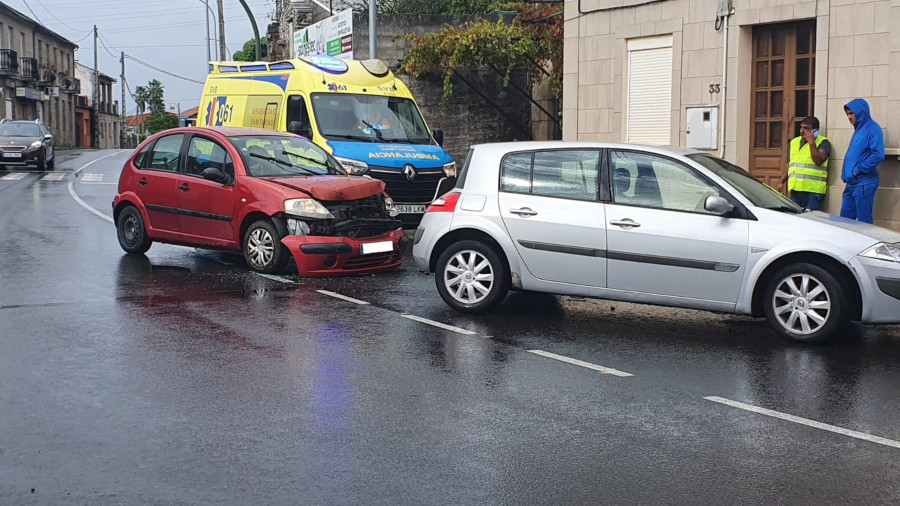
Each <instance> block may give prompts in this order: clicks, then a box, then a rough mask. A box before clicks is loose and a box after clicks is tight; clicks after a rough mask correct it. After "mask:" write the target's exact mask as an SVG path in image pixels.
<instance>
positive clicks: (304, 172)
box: [228, 135, 347, 177]
mask: <svg viewBox="0 0 900 506" xmlns="http://www.w3.org/2000/svg"><path fill="white" fill-rule="evenodd" d="M228 140H230V141H231V143H232V144H234V146H235V147H236V148H237V149H238V150H239V151H240V152H241V156H242V157H243V159H244V166H246V167H247V173H248V174H249V175H250V176H253V177H284V176H310V175H325V174H339V175H346V174H347V173H346V172H345V171H344V169H343V167H341V165H340V164H339V163H338V162H337V161H336V160H335V159H334V158H332V157H331V155H329V154H328V153H327V152H326V151H325V150H323V149H322V148H320V147H319V146H316V145H315V144H313V143H311V142H309V141H308V140H306V139H304V138H302V137H287V136H280V135H272V136H265V135H262V136H257V135H254V136H249V135H242V136H234V137H229V138H228Z"/></svg>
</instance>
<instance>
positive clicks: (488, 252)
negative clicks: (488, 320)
mask: <svg viewBox="0 0 900 506" xmlns="http://www.w3.org/2000/svg"><path fill="white" fill-rule="evenodd" d="M436 270H437V276H436V279H435V281H436V284H437V289H438V293H440V295H441V298H443V299H444V301H445V302H446V303H447V304H449V305H450V306H451V307H453V308H454V309H456V310H457V311H462V312H465V313H480V312H483V311H487V310H488V309H490V308H492V307H494V306H495V305H497V304H498V303H499V302H500V301H501V300H503V298H504V297H505V296H506V292H507V291H508V290H509V276H508V274H507V273H506V265H504V264H503V262H502V261H501V260H500V257H499V256H498V255H497V253H496V252H495V251H494V249H493V248H492V247H491V246H489V245H486V244H484V243H481V242H478V241H460V242H457V243H454V244H451V245H450V247H449V248H447V249H446V250H445V251H444V252H443V253H442V254H441V256H440V258H438V262H437V269H436Z"/></svg>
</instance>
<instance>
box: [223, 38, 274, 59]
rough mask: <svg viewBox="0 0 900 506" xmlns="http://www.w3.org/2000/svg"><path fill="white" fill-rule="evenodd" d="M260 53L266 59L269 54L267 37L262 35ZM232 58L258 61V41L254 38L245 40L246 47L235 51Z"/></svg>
mask: <svg viewBox="0 0 900 506" xmlns="http://www.w3.org/2000/svg"><path fill="white" fill-rule="evenodd" d="M259 43H260V48H259V51H260V55H262V56H261V57H262V59H263V60H265V59H266V55H267V54H268V53H267V52H266V51H267V49H266V39H264V38H262V37H260V38H259ZM231 59H232V60H234V61H256V41H255V40H253V39H250V40H248V41H247V42H244V48H243V49H241V50H240V51H235V53H234V54H233V55H231Z"/></svg>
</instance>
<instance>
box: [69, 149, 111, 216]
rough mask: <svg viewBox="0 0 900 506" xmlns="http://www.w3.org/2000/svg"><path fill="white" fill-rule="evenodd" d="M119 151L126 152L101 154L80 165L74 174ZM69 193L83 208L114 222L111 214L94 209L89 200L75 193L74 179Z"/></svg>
mask: <svg viewBox="0 0 900 506" xmlns="http://www.w3.org/2000/svg"><path fill="white" fill-rule="evenodd" d="M119 153H124V151H116V152H115V153H110V154H108V155H103V156H101V157H100V158H96V159H94V160H91V161H89V162H88V163H86V164H84V165H82V166H81V167H79V168H78V170H76V171H75V172H73V174H78V173H80V172H81V171H83V170H84V169H85V168H87V166H88V165H91V164H93V163H94V162H99V161H100V160H103V159H104V158H109V157H110V156H114V155H118V154H119ZM69 195H71V196H72V198H73V199H75V202H78V204H80V205H81V207H83V208H85V209H87V210H88V211H90V212H92V213H94V214H96V215H97V216H99V217H101V218H103V219H104V220H106V221H108V222H110V223H113V219H112V218H110V217H109V216H107V215H105V214H103V213H101V212H100V211H98V210H96V209H94V208H93V207H91V206H89V205H88V203H87V202H85V201H83V200H81V198H79V197H78V195H77V194H76V193H75V185H74V184H73V183H72V181H69Z"/></svg>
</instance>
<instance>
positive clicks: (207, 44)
mask: <svg viewBox="0 0 900 506" xmlns="http://www.w3.org/2000/svg"><path fill="white" fill-rule="evenodd" d="M203 5H205V6H206V61H207V62H210V61H212V55H210V54H209V0H203ZM206 68H207V69H209V66H208V65H207V67H206ZM207 72H209V71H208V70H207Z"/></svg>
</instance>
